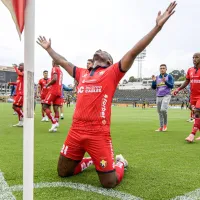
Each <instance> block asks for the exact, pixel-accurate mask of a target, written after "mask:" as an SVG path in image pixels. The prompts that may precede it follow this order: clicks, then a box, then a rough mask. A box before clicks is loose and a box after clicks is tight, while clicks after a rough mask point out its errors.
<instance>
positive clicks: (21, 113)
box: [14, 107, 24, 121]
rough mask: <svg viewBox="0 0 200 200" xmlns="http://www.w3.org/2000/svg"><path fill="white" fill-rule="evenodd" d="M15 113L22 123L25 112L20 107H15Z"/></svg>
mask: <svg viewBox="0 0 200 200" xmlns="http://www.w3.org/2000/svg"><path fill="white" fill-rule="evenodd" d="M14 110H15V112H16V113H17V114H18V118H19V121H21V120H22V119H23V116H24V115H23V111H22V109H21V108H20V107H15V109H14Z"/></svg>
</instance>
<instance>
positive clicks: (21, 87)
mask: <svg viewBox="0 0 200 200" xmlns="http://www.w3.org/2000/svg"><path fill="white" fill-rule="evenodd" d="M14 68H15V71H16V73H17V75H18V77H17V81H16V83H17V87H16V95H24V72H21V71H19V70H18V68H17V67H14Z"/></svg>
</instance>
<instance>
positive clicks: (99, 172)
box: [96, 169, 115, 174]
mask: <svg viewBox="0 0 200 200" xmlns="http://www.w3.org/2000/svg"><path fill="white" fill-rule="evenodd" d="M96 172H97V173H100V174H108V173H112V172H115V169H113V170H110V171H106V172H102V171H99V170H96Z"/></svg>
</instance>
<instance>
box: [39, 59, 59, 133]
mask: <svg viewBox="0 0 200 200" xmlns="http://www.w3.org/2000/svg"><path fill="white" fill-rule="evenodd" d="M62 79H63V74H62V71H61V69H60V67H59V65H56V64H55V63H54V61H53V62H52V70H51V81H50V82H49V83H48V84H47V85H46V88H49V90H48V93H47V95H46V97H45V99H44V102H43V106H42V107H43V110H44V111H45V113H46V115H47V116H48V118H49V119H50V120H51V122H52V127H51V128H50V129H49V132H55V131H57V127H58V126H59V124H58V120H59V110H58V108H59V106H61V105H62V98H61V95H62ZM51 104H53V110H54V113H55V117H53V115H52V112H51V110H50V106H51Z"/></svg>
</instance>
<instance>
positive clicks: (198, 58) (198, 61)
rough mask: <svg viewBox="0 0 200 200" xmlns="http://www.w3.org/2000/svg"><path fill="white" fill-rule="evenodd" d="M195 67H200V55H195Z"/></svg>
mask: <svg viewBox="0 0 200 200" xmlns="http://www.w3.org/2000/svg"><path fill="white" fill-rule="evenodd" d="M193 63H194V66H198V65H200V53H195V54H194V56H193Z"/></svg>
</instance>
